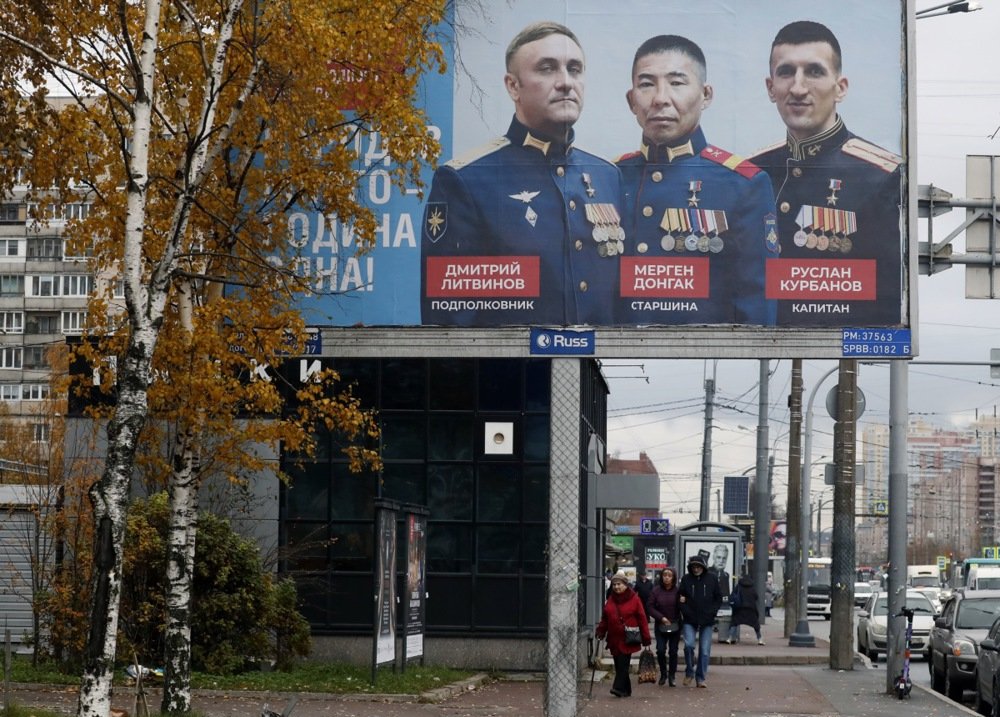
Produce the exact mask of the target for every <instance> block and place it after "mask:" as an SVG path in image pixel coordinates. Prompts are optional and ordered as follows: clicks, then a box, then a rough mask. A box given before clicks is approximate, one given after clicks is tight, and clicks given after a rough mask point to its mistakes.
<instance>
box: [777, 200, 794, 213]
mask: <svg viewBox="0 0 1000 717" xmlns="http://www.w3.org/2000/svg"><path fill="white" fill-rule="evenodd" d="M791 208H792V205H791V204H789V203H788V202H782V203H781V206H779V207H778V209H780V210H781V213H782V214H788V210H789V209H791Z"/></svg>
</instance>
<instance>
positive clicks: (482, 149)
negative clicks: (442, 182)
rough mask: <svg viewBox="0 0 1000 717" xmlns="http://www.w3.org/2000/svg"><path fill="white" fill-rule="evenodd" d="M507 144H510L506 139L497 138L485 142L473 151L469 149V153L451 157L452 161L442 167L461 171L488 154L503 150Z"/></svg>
mask: <svg viewBox="0 0 1000 717" xmlns="http://www.w3.org/2000/svg"><path fill="white" fill-rule="evenodd" d="M508 144H510V140H509V139H507V138H506V137H497V138H496V139H494V140H492V141H491V142H487V143H486V144H483V145H480V146H478V147H474V148H473V149H470V150H469V151H467V152H464V153H462V154H460V155H458V156H457V157H452V159H450V160H449V161H447V162H445V165H444V166H446V167H451V168H452V169H461V168H462V167H465V166H467V165H469V164H472V163H473V162H475V161H476V160H477V159H482V158H483V157H485V156H486V155H488V154H493V153H494V152H496V151H497V150H499V149H503V148H504V147H506V146H507V145H508Z"/></svg>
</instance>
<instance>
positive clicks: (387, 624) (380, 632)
mask: <svg viewBox="0 0 1000 717" xmlns="http://www.w3.org/2000/svg"><path fill="white" fill-rule="evenodd" d="M376 530H377V533H376V535H375V545H376V547H377V548H378V554H377V557H376V560H375V576H376V579H377V581H378V583H377V591H378V592H377V595H376V599H375V606H376V614H375V664H376V665H382V664H384V663H386V662H393V661H395V659H396V580H395V578H396V511H394V510H389V509H388V508H379V509H378V519H377V521H376Z"/></svg>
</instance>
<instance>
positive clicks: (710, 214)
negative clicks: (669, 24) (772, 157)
mask: <svg viewBox="0 0 1000 717" xmlns="http://www.w3.org/2000/svg"><path fill="white" fill-rule="evenodd" d="M712 96H713V89H712V86H711V85H709V84H708V82H707V65H706V62H705V55H704V53H703V52H702V50H701V48H700V47H698V45H697V44H695V43H694V42H692V41H691V40H689V39H688V38H685V37H681V36H679V35H659V36H657V37H653V38H650V39H649V40H646V41H645V42H644V43H643V44H642V45H641V46H640V47H639V49H638V50H637V51H636V53H635V59H634V60H633V63H632V87H631V89H629V90H628V92H627V93H626V100H627V101H628V105H629V109H631V110H632V113H633V114H634V115H635V118H636V120H637V121H638V123H639V126H640V127H641V128H642V146H641V148H640V149H639V151H638V152H632V153H630V154H626V155H624V156H622V157H621V158H619V160H618V162H617V164H618V166H619V167H620V168H621V171H622V178H623V180H624V182H625V189H626V210H625V213H626V222H625V225H626V229H625V231H626V234H627V235H628V236H629V239H630V241H629V242H628V244H627V246H626V249H625V256H623V257H622V260H621V262H622V269H621V284H622V287H621V290H622V299H621V300H620V301H619V302H618V310H619V312H620V316H621V317H622V318H623V321H627V322H629V323H632V324H649V325H656V324H740V325H771V324H773V323H774V317H775V305H774V302H773V301H768V300H767V299H766V298H765V295H764V280H765V271H766V263H767V262H768V261H769V260H770V258H771V257H775V256H777V253H778V237H777V230H776V225H775V210H774V196H773V193H772V190H771V182H770V179H769V178H768V177H767V175H766V174H764V172H762V171H761V170H760V169H759V168H757V167H756V166H754V165H753V164H751V163H750V162H748V161H746V160H744V159H742V158H740V157H737V156H736V155H734V154H732V153H730V152H727V151H726V150H723V149H720V148H719V147H715V146H713V145H710V144H709V143H708V141H707V140H706V139H705V134H704V132H703V131H702V129H701V114H702V111H703V110H705V109H706V108H707V107H708V106H709V105H710V104H711V102H712Z"/></svg>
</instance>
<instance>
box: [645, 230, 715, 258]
mask: <svg viewBox="0 0 1000 717" xmlns="http://www.w3.org/2000/svg"><path fill="white" fill-rule="evenodd" d="M660 246H661V247H663V251H684V250H687V251H700V252H701V253H703V254H704V253H707V252H712V253H713V254H718V253H719V252H720V251H722V249H723V248H724V247H725V242H723V241H722V237H720V236H719V235H718V234H713V235H712V236H709V235H707V234H700V235H699V234H688V235H687V236H686V237H684V238H681V237H675V236H673V235H672V234H666V235H664V237H663V238H662V239H660Z"/></svg>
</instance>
